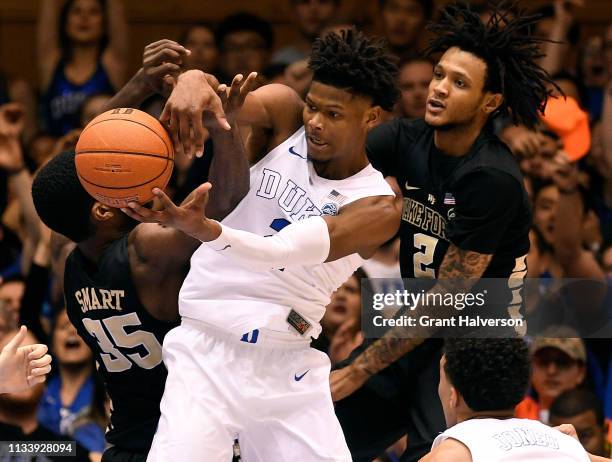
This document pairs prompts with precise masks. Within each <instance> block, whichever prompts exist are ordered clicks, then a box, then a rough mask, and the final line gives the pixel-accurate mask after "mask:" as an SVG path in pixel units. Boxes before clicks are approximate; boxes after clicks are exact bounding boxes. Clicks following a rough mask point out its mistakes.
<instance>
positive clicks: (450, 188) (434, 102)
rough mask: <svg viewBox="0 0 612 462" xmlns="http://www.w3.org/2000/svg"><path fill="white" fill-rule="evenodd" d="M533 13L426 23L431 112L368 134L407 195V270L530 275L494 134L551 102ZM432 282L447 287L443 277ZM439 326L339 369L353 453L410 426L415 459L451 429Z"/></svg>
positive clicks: (397, 339)
mask: <svg viewBox="0 0 612 462" xmlns="http://www.w3.org/2000/svg"><path fill="white" fill-rule="evenodd" d="M533 23H534V18H533V17H525V16H522V15H516V16H512V15H508V14H507V13H506V12H505V11H504V10H501V9H498V10H496V11H494V12H493V14H492V16H491V19H490V21H489V22H488V23H487V24H483V23H482V21H481V20H480V18H479V16H478V14H477V13H475V12H473V11H471V10H470V9H469V6H465V7H462V6H456V5H455V6H449V7H447V8H446V9H444V10H443V12H442V16H441V19H440V20H439V22H437V23H434V24H432V25H431V26H430V28H431V30H432V32H434V34H435V38H434V39H433V42H432V44H431V46H430V51H431V52H441V53H442V56H441V57H440V59H439V60H438V61H437V64H436V65H435V67H434V73H433V79H432V81H431V83H430V86H429V94H428V100H427V108H426V113H425V119H424V120H422V119H421V120H415V121H408V120H406V119H397V120H394V121H391V122H389V123H386V124H383V125H381V126H380V127H377V128H376V129H374V130H373V131H372V132H371V134H370V135H369V137H368V142H367V152H368V156H369V157H370V159H371V161H372V163H373V164H374V165H375V166H376V167H377V168H379V169H380V170H381V171H382V172H383V174H385V175H386V176H390V177H393V178H394V179H395V180H396V187H397V193H398V194H399V193H400V191H401V194H402V196H403V198H404V212H403V215H402V224H401V228H400V238H401V250H400V265H401V269H402V276H403V277H404V278H439V279H446V278H448V279H454V280H455V281H458V280H460V279H461V280H465V281H466V283H467V282H469V281H472V282H473V281H475V280H477V279H479V278H481V277H484V278H503V279H508V278H519V279H521V278H523V277H524V276H525V274H526V263H525V258H526V254H527V251H528V249H529V238H528V232H529V229H530V224H531V216H530V208H529V201H528V197H527V194H526V192H525V190H524V188H523V180H522V177H521V174H520V171H519V168H518V165H517V163H516V162H515V160H514V158H513V157H512V154H511V153H510V150H509V149H508V148H507V147H506V146H505V145H504V144H503V143H502V142H500V141H499V139H498V138H497V137H496V136H495V135H494V134H493V130H492V123H493V119H494V118H495V116H497V115H504V116H507V117H512V119H513V120H514V122H518V123H522V124H523V125H526V126H529V127H532V126H534V125H535V124H536V122H537V120H538V111H540V110H541V109H542V108H543V105H544V103H545V101H546V98H547V90H546V85H547V84H548V83H549V82H550V79H549V77H548V76H547V74H546V73H545V72H544V71H543V70H542V69H541V68H540V67H539V66H538V65H537V64H536V62H535V60H536V58H537V57H538V43H539V41H538V39H536V38H534V37H532V36H531V35H529V33H528V30H529V27H530V25H532V24H533ZM432 290H433V291H440V292H443V291H444V288H443V287H441V286H440V284H436V286H435V287H434V288H433V289H432ZM464 290H469V287H465V288H464ZM517 306H519V305H517ZM428 309H430V310H432V311H433V312H436V311H437V310H439V311H440V312H444V308H441V307H437V306H429V308H428ZM419 310H421V307H417V308H416V309H415V312H416V313H418V312H419ZM453 311H454V310H453ZM404 329H410V332H408V331H404ZM406 334H408V335H406ZM431 334H432V331H431V330H428V329H426V328H423V329H422V330H421V331H417V330H416V328H409V327H407V328H399V327H398V328H393V329H390V331H389V332H388V333H387V334H386V335H385V336H384V337H383V338H382V339H379V340H377V341H375V342H373V343H372V342H369V343H366V344H364V345H363V347H362V348H361V349H360V351H359V352H357V353H356V354H355V355H354V356H353V358H352V360H351V362H350V364H349V365H348V366H346V367H344V368H342V369H339V370H337V371H334V372H333V373H332V377H331V382H332V394H333V396H334V400H341V401H339V402H338V403H337V406H336V412H337V414H338V417H339V419H340V422H341V424H342V425H343V428H344V430H345V435H346V437H347V442H348V443H349V447H351V450H352V453H353V457H354V459H355V460H356V461H366V460H367V461H370V460H372V458H374V457H376V455H377V454H379V453H380V452H381V451H383V450H384V449H385V448H386V447H387V446H388V445H389V444H391V443H393V442H394V441H395V440H396V439H397V438H399V437H400V436H401V435H402V434H405V433H406V431H407V432H408V436H409V440H410V441H411V444H410V446H409V448H408V451H407V453H406V454H405V455H404V458H403V459H402V460H403V461H413V460H416V459H418V458H419V457H420V456H422V454H423V451H426V450H427V448H428V447H429V445H430V444H431V440H432V439H433V438H434V437H435V435H436V434H437V433H438V432H439V431H441V430H442V429H443V427H442V426H443V424H444V421H443V419H442V414H441V409H440V408H439V405H437V404H436V403H437V399H436V397H435V394H434V392H433V390H435V386H436V385H435V384H437V382H438V370H437V369H438V368H437V366H436V365H437V362H438V360H439V357H440V356H439V355H440V344H439V341H438V340H430V341H428V342H425V343H424V344H423V341H424V338H426V337H429V336H430V335H431ZM415 336H416V337H419V336H420V337H422V338H415ZM406 337H409V338H406ZM399 358H403V359H402V361H400V362H399V363H396V364H395V365H394V367H392V368H390V369H388V370H387V371H385V372H382V373H379V372H380V371H383V370H384V369H385V368H386V367H387V366H389V365H390V364H393V363H394V362H396V361H397V360H398V359H399ZM372 376H376V378H375V379H373V380H371V381H369V382H368V384H367V386H366V387H365V388H364V389H362V390H360V393H358V394H356V395H354V396H351V397H349V395H351V394H352V393H354V392H355V391H356V390H357V389H359V388H360V387H361V386H362V385H363V384H364V383H365V382H366V381H367V380H368V379H369V378H370V377H372ZM381 382H384V383H385V385H384V386H382V385H378V384H380V383H381ZM388 390H391V391H388ZM347 397H348V398H347ZM343 398H347V399H343ZM431 403H434V404H431ZM364 414H365V415H367V416H368V417H367V418H363V415H364ZM378 422H384V425H382V426H381V425H379V424H378ZM441 427H442V428H441ZM393 438H395V440H394V439H393Z"/></svg>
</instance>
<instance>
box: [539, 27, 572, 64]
mask: <svg viewBox="0 0 612 462" xmlns="http://www.w3.org/2000/svg"><path fill="white" fill-rule="evenodd" d="M567 31H568V29H567V26H565V25H564V24H562V23H559V22H556V23H555V24H554V26H553V29H552V30H551V33H550V36H549V37H548V38H549V40H551V41H550V42H546V43H545V44H544V52H543V55H544V56H543V57H542V60H541V62H540V65H541V66H542V68H543V69H544V70H545V71H546V72H548V74H550V75H554V74H556V73H557V72H559V71H560V70H561V68H562V66H563V56H564V53H565V51H566V49H567V47H566V46H565V44H564V43H560V42H564V41H565V37H566V36H567Z"/></svg>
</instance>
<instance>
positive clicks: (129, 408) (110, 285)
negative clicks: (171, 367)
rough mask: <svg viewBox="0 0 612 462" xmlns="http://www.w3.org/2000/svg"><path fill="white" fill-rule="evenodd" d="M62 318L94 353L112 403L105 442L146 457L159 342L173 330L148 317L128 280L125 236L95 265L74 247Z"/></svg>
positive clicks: (154, 411)
mask: <svg viewBox="0 0 612 462" xmlns="http://www.w3.org/2000/svg"><path fill="white" fill-rule="evenodd" d="M64 296H65V298H66V306H67V310H68V317H69V318H70V321H71V322H72V324H74V326H75V327H76V329H77V331H78V333H79V335H80V336H81V337H82V338H83V340H85V342H86V343H87V344H88V345H89V347H90V348H91V349H92V351H93V352H94V355H95V357H96V360H97V362H98V365H99V372H101V373H102V375H103V377H104V381H105V382H106V387H107V390H108V394H109V396H110V399H111V403H112V412H111V422H110V425H109V431H108V432H107V433H106V439H107V441H108V442H109V443H111V444H113V445H116V446H118V447H121V448H123V449H126V450H131V451H134V452H144V453H146V452H147V451H148V450H149V448H150V446H151V442H152V440H153V435H154V434H155V429H156V427H157V422H158V420H159V416H160V411H159V402H160V401H161V397H162V395H163V392H164V384H165V382H166V375H167V371H166V368H165V367H164V364H163V363H162V342H163V339H164V336H165V335H166V333H167V332H168V331H169V330H170V329H172V328H173V327H175V326H176V324H171V323H167V322H162V321H159V320H157V319H155V318H153V317H152V316H151V315H150V314H149V313H148V312H147V310H146V309H145V307H144V306H143V305H142V304H141V303H140V300H139V299H138V295H137V292H136V288H135V286H134V283H133V281H132V277H131V271H130V264H129V258H128V236H125V237H123V238H121V239H119V240H117V241H115V242H114V243H113V244H112V245H110V246H109V247H108V249H107V250H106V251H105V252H104V254H103V255H102V257H101V258H100V260H99V262H98V265H95V264H94V263H92V262H90V261H89V260H87V259H86V258H85V256H84V255H83V253H82V252H81V251H80V250H79V248H78V247H77V248H75V250H74V251H73V252H72V253H71V254H70V255H69V256H68V259H67V261H66V270H65V275H64Z"/></svg>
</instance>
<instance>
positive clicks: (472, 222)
mask: <svg viewBox="0 0 612 462" xmlns="http://www.w3.org/2000/svg"><path fill="white" fill-rule="evenodd" d="M522 197H523V196H522V193H521V185H520V184H519V182H518V181H517V180H516V179H515V178H514V177H512V176H511V175H508V174H507V173H504V172H501V171H497V170H486V171H485V170H478V171H475V172H473V173H470V174H468V175H466V176H465V177H464V178H462V179H461V180H460V183H459V184H457V187H456V190H455V201H456V205H455V217H454V218H453V219H452V220H450V221H449V223H448V225H447V227H446V231H447V236H448V238H449V240H450V241H451V242H452V243H453V244H455V245H456V246H457V247H459V248H460V249H463V250H471V251H474V252H478V253H483V254H493V253H495V251H496V250H497V248H498V246H499V244H500V242H501V239H502V238H503V236H504V234H505V233H506V232H507V230H508V227H509V226H510V224H511V223H512V220H514V219H515V218H516V216H517V212H518V210H519V208H520V206H521V203H522V200H523V199H522Z"/></svg>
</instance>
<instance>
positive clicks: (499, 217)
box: [367, 119, 531, 278]
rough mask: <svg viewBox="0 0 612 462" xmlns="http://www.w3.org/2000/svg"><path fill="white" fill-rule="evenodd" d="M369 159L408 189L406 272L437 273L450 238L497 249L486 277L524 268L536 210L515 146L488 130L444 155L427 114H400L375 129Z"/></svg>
mask: <svg viewBox="0 0 612 462" xmlns="http://www.w3.org/2000/svg"><path fill="white" fill-rule="evenodd" d="M367 153H368V157H369V158H370V161H371V162H372V164H373V165H374V167H376V168H377V169H379V170H380V171H381V172H382V173H383V174H384V175H385V176H394V177H395V178H397V182H398V184H399V187H400V188H401V190H402V194H403V196H404V199H403V200H404V205H403V212H402V223H401V226H400V238H401V250H400V258H401V260H400V261H401V270H402V276H403V277H404V278H413V277H430V278H434V277H437V276H438V270H439V268H440V264H441V263H442V259H443V258H444V255H445V254H446V251H447V249H448V247H449V245H450V244H451V243H453V244H455V245H456V246H457V247H459V248H460V249H463V250H471V251H475V252H479V253H483V254H493V258H492V260H491V263H490V264H489V266H488V268H487V269H486V271H485V273H484V274H483V276H482V277H484V278H508V277H510V275H511V274H512V273H513V272H516V273H523V272H526V255H527V252H528V250H529V235H528V234H529V229H530V226H531V209H530V205H529V200H528V196H527V193H526V191H525V188H524V186H523V178H522V175H521V173H520V170H519V168H518V165H517V163H516V161H515V160H514V158H513V156H512V154H511V152H510V150H509V149H508V148H507V147H506V145H505V144H503V143H502V142H501V141H500V140H499V139H498V138H497V137H496V136H495V135H493V134H492V133H488V132H486V131H483V133H481V134H480V136H479V137H478V139H477V140H476V142H475V143H474V145H473V146H472V148H471V150H470V152H469V153H468V154H467V155H465V156H462V157H453V156H446V155H444V154H442V153H441V152H440V151H438V150H437V149H436V147H435V145H434V129H433V128H432V127H430V126H429V125H427V124H426V123H425V121H423V120H416V121H407V120H403V119H396V120H393V121H391V122H389V123H386V124H383V125H381V126H379V127H377V128H375V129H374V130H372V132H371V133H370V134H369V136H368V140H367Z"/></svg>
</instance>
